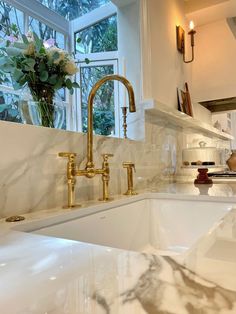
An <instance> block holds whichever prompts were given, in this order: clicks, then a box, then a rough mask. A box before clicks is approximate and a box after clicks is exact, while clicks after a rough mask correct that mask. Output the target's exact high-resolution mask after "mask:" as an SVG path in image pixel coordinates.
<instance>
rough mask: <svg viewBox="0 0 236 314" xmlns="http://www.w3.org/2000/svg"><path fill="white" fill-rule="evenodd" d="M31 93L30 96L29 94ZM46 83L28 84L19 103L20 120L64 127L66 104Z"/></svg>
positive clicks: (40, 124)
mask: <svg viewBox="0 0 236 314" xmlns="http://www.w3.org/2000/svg"><path fill="white" fill-rule="evenodd" d="M30 94H31V96H30ZM55 95H56V93H55V90H53V89H52V88H51V87H50V86H48V85H46V84H34V85H32V84H29V86H28V89H27V91H25V90H24V91H23V96H22V97H21V101H20V103H19V112H20V115H21V118H22V122H23V123H25V124H33V125H38V126H44V127H49V128H58V129H61V128H65V124H66V123H65V120H66V105H65V104H64V103H63V102H62V101H61V100H60V99H59V98H57V99H56V97H55Z"/></svg>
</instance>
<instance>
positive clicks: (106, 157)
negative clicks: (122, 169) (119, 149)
mask: <svg viewBox="0 0 236 314" xmlns="http://www.w3.org/2000/svg"><path fill="white" fill-rule="evenodd" d="M110 157H114V154H102V158H103V160H104V162H107V161H108V159H109V158H110Z"/></svg>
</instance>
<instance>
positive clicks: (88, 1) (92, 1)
mask: <svg viewBox="0 0 236 314" xmlns="http://www.w3.org/2000/svg"><path fill="white" fill-rule="evenodd" d="M38 1H39V2H40V3H42V4H43V5H45V6H46V7H47V8H49V9H51V10H53V11H55V12H57V13H59V14H60V15H62V16H64V17H65V18H66V19H67V20H73V19H76V18H77V17H80V16H82V15H84V14H86V13H88V12H90V11H93V10H94V9H97V8H99V7H101V6H103V5H104V4H107V3H110V2H111V1H110V0H38Z"/></svg>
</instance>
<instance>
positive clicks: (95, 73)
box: [80, 65, 115, 135]
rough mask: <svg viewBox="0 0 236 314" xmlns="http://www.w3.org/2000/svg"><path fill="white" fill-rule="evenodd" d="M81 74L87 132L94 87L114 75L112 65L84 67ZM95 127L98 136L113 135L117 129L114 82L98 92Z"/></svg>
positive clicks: (83, 118) (84, 125)
mask: <svg viewBox="0 0 236 314" xmlns="http://www.w3.org/2000/svg"><path fill="white" fill-rule="evenodd" d="M80 73H81V102H82V124H83V132H87V103H88V96H89V93H90V90H91V88H92V86H93V85H94V84H95V83H96V82H97V81H98V80H99V79H101V78H102V77H104V76H106V75H109V74H112V73H113V66H112V65H103V66H89V67H83V68H81V70H80ZM93 108H94V109H93V117H94V118H93V127H94V131H95V133H96V134H100V135H111V134H112V133H114V129H115V113H114V82H111V81H110V82H107V83H106V84H104V85H103V86H101V88H100V89H99V90H98V92H97V95H96V97H95V100H94V107H93Z"/></svg>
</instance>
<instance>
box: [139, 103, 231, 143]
mask: <svg viewBox="0 0 236 314" xmlns="http://www.w3.org/2000/svg"><path fill="white" fill-rule="evenodd" d="M144 107H145V112H146V113H147V114H149V115H151V116H152V117H153V118H154V119H155V118H156V119H157V121H158V120H159V119H161V120H162V121H163V120H164V121H166V123H168V124H171V125H174V126H177V127H180V128H183V129H184V130H186V131H188V132H191V133H196V132H198V133H202V134H203V135H206V136H208V137H215V138H219V139H222V140H228V141H229V140H233V139H234V137H233V136H232V135H230V134H228V133H225V132H222V131H219V130H218V129H216V128H214V127H213V126H212V125H209V124H207V123H205V122H202V121H200V120H197V119H195V118H193V117H190V116H189V115H187V114H185V113H183V112H180V111H178V110H177V109H173V108H170V107H168V106H166V105H164V104H162V103H160V102H157V101H155V100H148V101H145V102H144Z"/></svg>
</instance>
